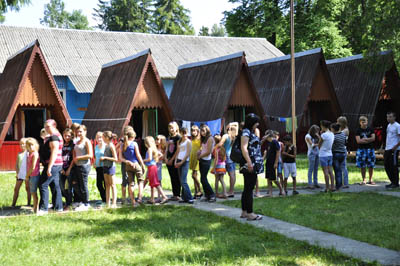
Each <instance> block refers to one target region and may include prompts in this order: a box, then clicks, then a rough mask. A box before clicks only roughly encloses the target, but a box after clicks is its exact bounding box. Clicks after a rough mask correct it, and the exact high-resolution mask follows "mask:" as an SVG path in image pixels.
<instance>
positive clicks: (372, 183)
mask: <svg viewBox="0 0 400 266" xmlns="http://www.w3.org/2000/svg"><path fill="white" fill-rule="evenodd" d="M367 184H368V185H376V183H375V182H374V181H371V182H367Z"/></svg>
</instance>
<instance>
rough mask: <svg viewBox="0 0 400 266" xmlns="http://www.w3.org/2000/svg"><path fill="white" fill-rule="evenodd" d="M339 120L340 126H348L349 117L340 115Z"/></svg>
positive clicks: (343, 127)
mask: <svg viewBox="0 0 400 266" xmlns="http://www.w3.org/2000/svg"><path fill="white" fill-rule="evenodd" d="M337 122H338V124H339V125H340V128H342V129H345V128H347V118H346V117H345V116H339V117H338V119H337Z"/></svg>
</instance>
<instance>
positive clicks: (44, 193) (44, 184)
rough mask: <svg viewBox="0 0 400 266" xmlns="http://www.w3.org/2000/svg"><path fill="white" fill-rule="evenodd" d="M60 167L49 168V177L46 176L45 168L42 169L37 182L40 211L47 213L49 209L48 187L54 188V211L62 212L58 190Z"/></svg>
mask: <svg viewBox="0 0 400 266" xmlns="http://www.w3.org/2000/svg"><path fill="white" fill-rule="evenodd" d="M61 169H62V165H55V166H53V167H52V168H51V176H47V166H45V167H44V168H43V171H42V175H41V176H40V180H39V191H40V197H41V199H42V200H41V203H42V205H41V206H40V209H41V210H43V211H48V209H49V185H52V186H53V187H54V194H55V195H53V198H55V200H54V209H55V210H62V209H63V203H62V199H61V189H60V171H61Z"/></svg>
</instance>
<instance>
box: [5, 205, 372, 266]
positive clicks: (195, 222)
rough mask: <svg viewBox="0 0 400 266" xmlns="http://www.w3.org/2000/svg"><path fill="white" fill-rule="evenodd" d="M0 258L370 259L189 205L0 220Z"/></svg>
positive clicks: (179, 261)
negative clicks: (344, 253)
mask: <svg viewBox="0 0 400 266" xmlns="http://www.w3.org/2000/svg"><path fill="white" fill-rule="evenodd" d="M0 250H1V251H2V252H1V253H0V262H1V264H2V265H96V266H97V265H107V266H110V265H369V264H366V263H363V262H360V261H358V260H356V259H352V258H348V257H346V256H343V255H341V254H339V253H338V252H336V251H334V250H328V249H322V248H318V247H314V246H311V245H309V244H307V243H305V242H300V241H296V240H291V239H288V238H286V237H284V236H281V235H279V234H276V233H272V232H265V231H263V230H261V229H258V228H255V227H253V226H251V225H246V224H240V223H238V222H236V221H234V220H231V219H228V218H223V217H218V216H216V215H214V214H211V213H206V212H202V211H199V210H195V209H193V208H191V207H176V206H153V207H152V206H146V207H140V208H136V209H134V210H132V209H131V208H122V209H114V210H106V211H104V210H102V211H90V212H81V213H70V214H63V215H56V214H50V215H47V216H42V217H36V216H17V217H13V218H7V219H1V220H0Z"/></svg>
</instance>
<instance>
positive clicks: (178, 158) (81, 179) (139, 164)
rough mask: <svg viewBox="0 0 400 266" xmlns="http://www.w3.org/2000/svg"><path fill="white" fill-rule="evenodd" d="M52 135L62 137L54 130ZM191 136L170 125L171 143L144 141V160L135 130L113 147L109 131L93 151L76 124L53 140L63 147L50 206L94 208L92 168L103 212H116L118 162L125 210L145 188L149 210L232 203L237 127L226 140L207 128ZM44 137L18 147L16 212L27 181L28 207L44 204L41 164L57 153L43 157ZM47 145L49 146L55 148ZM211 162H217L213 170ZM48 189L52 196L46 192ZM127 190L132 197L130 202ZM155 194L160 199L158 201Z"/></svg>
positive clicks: (125, 132)
mask: <svg viewBox="0 0 400 266" xmlns="http://www.w3.org/2000/svg"><path fill="white" fill-rule="evenodd" d="M53 130H54V132H58V131H57V129H56V127H54V129H53ZM190 130H191V134H190V136H189V134H188V129H187V128H179V126H178V124H177V123H176V122H171V123H170V124H169V125H168V132H169V136H168V137H167V138H166V137H165V136H163V135H158V136H157V137H156V138H155V139H154V138H153V137H152V136H147V137H145V138H144V144H145V147H146V156H145V158H142V156H141V153H140V150H139V145H138V143H137V142H136V141H135V139H136V133H135V131H134V129H133V128H132V127H131V126H127V127H125V128H124V130H123V136H122V137H121V138H120V140H119V141H114V140H115V135H114V134H113V133H112V132H111V131H105V132H97V134H96V137H95V145H94V148H93V144H92V142H91V141H90V140H89V139H88V138H87V137H86V133H87V129H86V127H85V126H84V125H79V124H77V123H74V124H73V125H72V126H71V128H67V129H65V130H64V131H63V134H62V137H61V134H59V133H57V134H59V136H60V137H59V139H55V140H56V141H58V142H57V143H59V144H60V147H59V149H57V148H58V147H54V150H55V151H54V153H55V154H59V155H60V158H62V161H61V163H60V168H59V169H60V170H59V171H58V173H57V175H55V176H54V182H50V183H49V184H48V186H50V189H51V192H52V196H53V197H52V201H51V202H52V204H51V205H52V206H53V208H54V209H55V210H56V211H59V212H60V211H65V210H72V209H74V210H87V209H88V208H89V207H90V205H89V188H88V177H89V173H90V170H91V167H92V162H93V167H94V168H95V170H96V185H97V188H98V191H99V194H100V197H101V200H102V202H103V204H104V205H105V206H107V207H111V208H115V207H116V204H117V188H116V181H115V173H116V163H117V162H120V163H121V172H122V186H121V187H122V203H123V204H126V203H127V202H128V201H130V203H131V204H132V205H133V206H135V205H136V204H140V203H143V191H144V187H145V186H146V185H147V184H148V185H149V186H150V188H151V197H150V199H149V200H148V201H147V203H150V204H154V203H161V204H163V203H165V202H167V201H168V200H172V201H179V202H182V203H193V202H194V199H196V198H202V197H203V199H204V200H205V201H209V202H214V201H215V200H216V198H217V197H220V198H227V197H233V196H234V185H235V181H236V176H235V169H236V166H235V164H234V163H233V162H232V161H231V160H230V158H229V155H230V150H231V146H232V143H233V141H234V139H235V137H236V135H237V133H238V123H231V124H229V125H228V127H227V134H225V135H223V136H222V137H221V136H219V135H217V136H215V137H213V136H212V135H211V131H210V128H209V127H208V126H207V125H201V126H200V127H198V126H196V125H193V126H192V127H191V128H190ZM41 133H42V140H41V144H39V143H38V141H37V140H36V139H34V138H27V139H21V141H20V146H21V149H22V152H21V153H20V154H19V155H18V158H17V167H16V169H17V182H16V185H15V189H14V197H13V203H12V206H15V204H16V202H17V199H18V195H19V190H20V187H21V185H22V183H23V181H24V180H25V184H26V189H27V193H28V205H30V199H31V195H32V197H33V206H34V207H33V210H34V212H38V211H39V207H40V206H41V205H42V203H43V199H42V197H41V201H39V200H38V196H37V190H38V187H39V186H40V185H41V182H40V181H39V179H40V177H41V176H45V173H44V171H43V172H42V175H40V163H41V162H42V164H43V166H44V167H45V166H46V165H48V162H49V158H46V157H49V155H46V153H49V154H50V153H52V151H53V150H52V149H53V148H51V149H49V148H48V150H47V151H43V147H44V146H45V143H47V142H49V141H51V140H50V137H53V136H52V134H49V133H48V132H46V130H45V129H43V130H42V132H41ZM49 145H50V144H48V145H47V146H48V147H53V146H51V145H50V146H49ZM213 157H214V158H215V160H214V164H213V165H211V163H212V158H213ZM60 160H61V159H60ZM163 163H165V164H166V166H167V169H168V172H169V175H170V180H171V186H172V192H173V196H172V197H171V198H170V199H168V198H167V196H166V195H165V193H164V191H163V189H162V187H161V181H162V166H163ZM54 167H55V166H54ZM54 167H53V168H54ZM146 168H147V174H146V175H145V172H146ZM210 168H212V170H211V172H212V173H213V174H214V175H215V192H214V190H213V188H212V187H211V185H210V184H209V182H208V179H207V175H208V173H209V172H210ZM57 169H58V168H57ZM189 170H191V172H192V175H191V176H192V178H193V181H194V187H195V190H194V194H193V195H192V192H191V190H190V188H189V185H188V183H187V176H188V173H189ZM199 173H200V180H199ZM226 173H228V174H229V176H230V187H229V191H227V189H226V186H225V182H224V175H225V174H226ZM43 178H44V177H43ZM219 184H221V186H222V191H221V193H219ZM135 186H136V187H137V189H138V195H137V198H136V197H135V193H134V188H135ZM46 189H47V191H48V187H46ZM126 189H127V190H128V195H129V199H128V200H127V197H126ZM39 190H40V188H39ZM58 191H60V192H58ZM155 191H157V196H158V197H156V196H155ZM40 192H41V190H40ZM47 193H48V192H47ZM203 193H204V194H203ZM41 195H42V193H41ZM61 196H62V197H64V198H65V204H64V205H62V201H61ZM47 201H48V194H47ZM39 202H41V204H39ZM59 202H61V206H60V203H59ZM51 205H50V206H51ZM40 209H41V210H42V208H40ZM46 212H47V208H44V209H43V210H42V214H43V213H46Z"/></svg>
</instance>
